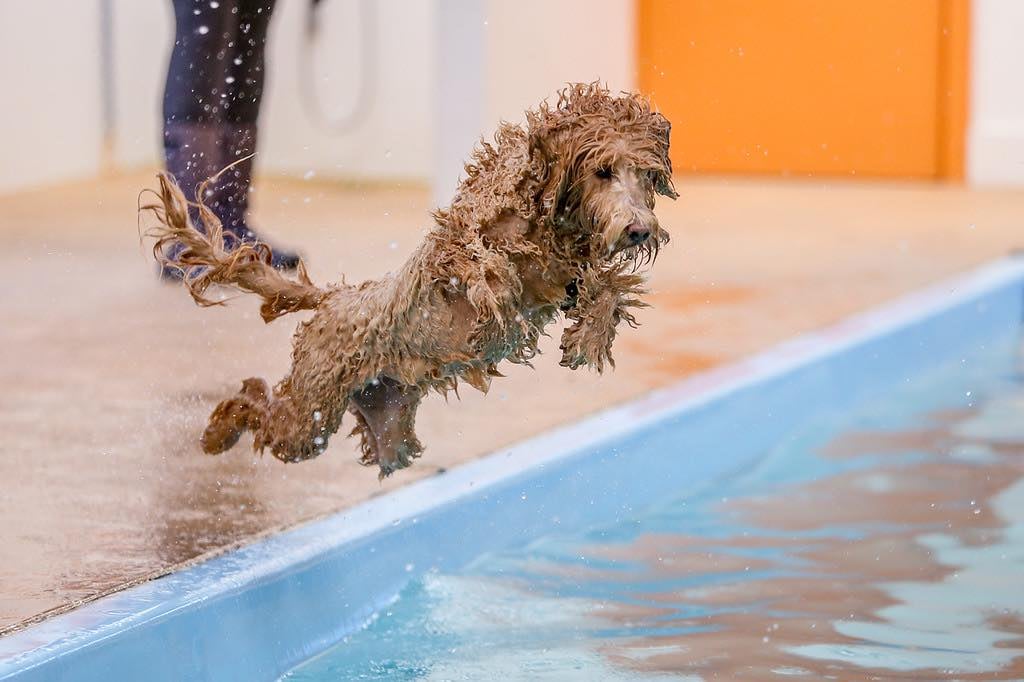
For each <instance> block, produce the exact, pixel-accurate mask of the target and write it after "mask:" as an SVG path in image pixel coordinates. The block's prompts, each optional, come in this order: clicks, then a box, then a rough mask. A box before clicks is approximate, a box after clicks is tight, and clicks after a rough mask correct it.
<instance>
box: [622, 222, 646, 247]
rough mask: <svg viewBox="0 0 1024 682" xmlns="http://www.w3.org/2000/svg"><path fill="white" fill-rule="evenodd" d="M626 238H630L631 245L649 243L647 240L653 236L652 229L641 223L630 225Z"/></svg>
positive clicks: (627, 228)
mask: <svg viewBox="0 0 1024 682" xmlns="http://www.w3.org/2000/svg"><path fill="white" fill-rule="evenodd" d="M626 236H627V237H629V241H630V243H631V244H640V243H641V242H645V241H647V238H648V237H650V236H651V228H649V227H644V226H643V225H640V224H639V223H630V224H629V225H628V226H627V227H626Z"/></svg>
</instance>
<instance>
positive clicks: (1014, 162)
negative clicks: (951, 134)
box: [967, 0, 1024, 185]
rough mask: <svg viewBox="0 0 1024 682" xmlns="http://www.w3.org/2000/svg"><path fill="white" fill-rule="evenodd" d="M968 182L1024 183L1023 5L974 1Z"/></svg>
mask: <svg viewBox="0 0 1024 682" xmlns="http://www.w3.org/2000/svg"><path fill="white" fill-rule="evenodd" d="M971 23H972V36H971V102H970V112H969V116H970V125H969V131H968V136H967V178H968V181H969V182H970V183H971V184H975V185H1024V2H1022V1H1021V0H974V3H973V13H972V17H971Z"/></svg>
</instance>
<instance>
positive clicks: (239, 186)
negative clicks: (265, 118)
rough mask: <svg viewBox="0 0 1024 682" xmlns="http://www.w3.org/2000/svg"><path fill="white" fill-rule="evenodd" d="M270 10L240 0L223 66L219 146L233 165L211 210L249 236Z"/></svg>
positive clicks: (262, 3) (268, 0)
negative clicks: (229, 54) (230, 50)
mask: <svg viewBox="0 0 1024 682" xmlns="http://www.w3.org/2000/svg"><path fill="white" fill-rule="evenodd" d="M273 11H274V1H273V0H240V2H239V23H238V34H237V36H236V38H235V45H234V46H233V57H232V59H231V61H230V63H229V66H228V75H227V81H228V88H229V89H228V96H227V98H226V105H227V106H226V110H225V121H226V123H225V125H224V128H223V133H224V135H223V138H222V145H223V147H224V163H225V165H227V164H231V163H234V164H236V165H234V166H233V167H232V168H231V169H230V170H228V171H227V172H225V173H224V175H223V176H222V178H221V181H220V182H219V183H218V187H217V204H218V205H217V207H216V208H215V209H214V210H215V211H217V214H218V216H220V218H221V221H222V222H223V223H224V227H225V228H226V229H228V230H229V231H231V232H233V233H235V234H237V235H238V236H240V237H242V238H243V239H245V238H252V236H253V235H252V231H251V230H250V229H249V225H248V222H247V220H246V215H247V213H248V210H249V191H250V186H251V184H252V174H253V159H252V158H251V155H252V154H253V153H254V152H255V151H256V143H257V126H256V124H257V121H258V119H259V112H260V104H261V102H262V100H263V81H264V78H265V77H266V70H265V59H264V53H265V50H266V44H267V31H268V28H269V26H270V16H271V14H272V12H273Z"/></svg>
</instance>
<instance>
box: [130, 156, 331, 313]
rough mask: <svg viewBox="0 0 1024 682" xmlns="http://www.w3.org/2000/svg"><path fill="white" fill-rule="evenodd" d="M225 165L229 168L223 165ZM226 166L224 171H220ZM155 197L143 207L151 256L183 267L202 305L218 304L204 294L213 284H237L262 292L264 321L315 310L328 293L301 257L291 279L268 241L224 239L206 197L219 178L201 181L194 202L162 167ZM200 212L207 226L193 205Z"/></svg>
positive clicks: (167, 264) (165, 264) (185, 279)
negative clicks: (149, 218)
mask: <svg viewBox="0 0 1024 682" xmlns="http://www.w3.org/2000/svg"><path fill="white" fill-rule="evenodd" d="M225 170H226V169H225ZM221 172H224V171H221ZM157 177H158V178H159V180H160V189H159V191H154V192H153V194H155V195H156V199H155V200H154V201H153V202H151V203H149V204H145V205H140V207H139V210H140V212H141V211H149V212H150V213H151V214H152V215H153V216H154V217H155V218H156V222H157V224H156V226H155V227H152V228H150V229H149V230H147V232H146V235H147V236H150V237H154V238H155V239H156V243H155V244H154V245H153V257H154V258H155V259H156V260H157V262H158V263H160V265H161V266H162V267H172V268H173V267H177V268H180V269H181V270H182V281H183V282H184V283H185V286H186V287H187V288H188V291H189V293H190V294H191V295H192V298H193V299H194V300H195V302H196V303H198V304H199V305H201V306H213V305H220V304H222V303H223V301H215V300H212V299H209V298H207V297H206V290H207V289H208V288H209V287H210V285H211V284H222V285H227V286H233V287H235V288H237V289H241V290H242V291H248V292H252V293H254V294H257V295H259V296H261V297H262V298H263V305H262V307H261V308H260V315H261V316H262V317H263V320H264V321H265V322H270V321H272V320H275V319H277V318H278V317H281V316H282V315H286V314H288V313H291V312H295V311H297V310H311V309H313V308H316V307H317V305H319V303H320V300H321V299H322V298H323V296H324V294H325V293H326V292H325V291H324V290H323V289H320V288H319V287H317V286H316V285H314V284H313V282H312V281H310V279H309V275H307V274H306V267H305V265H304V264H303V263H302V262H301V261H300V262H299V266H298V272H297V279H289V278H287V277H285V276H284V275H283V274H281V273H280V272H279V271H277V270H276V269H274V267H273V266H271V264H270V256H271V253H270V247H268V246H267V245H266V244H259V243H255V244H253V243H248V242H238V243H236V244H234V245H233V247H232V248H228V247H226V246H225V244H224V228H223V226H222V225H221V222H220V220H219V219H218V218H217V216H216V215H215V214H214V213H213V211H211V210H210V208H209V207H207V206H206V205H205V204H204V203H203V200H202V197H203V196H204V194H205V191H206V187H207V186H208V184H209V183H210V182H211V181H212V180H214V179H215V178H211V179H210V180H207V181H205V182H203V183H201V184H200V185H199V188H198V189H197V190H196V196H197V197H200V198H199V201H198V202H197V203H191V202H189V201H188V199H186V198H185V194H184V193H183V192H182V191H181V188H180V187H178V184H177V183H176V182H175V181H174V178H173V177H172V176H170V175H169V174H168V173H164V172H161V173H160V174H159V175H158V176H157ZM190 207H191V208H195V209H196V210H197V212H198V213H199V220H200V222H202V225H203V228H204V229H203V230H202V231H200V230H199V229H197V228H196V227H195V226H194V225H192V222H191V221H190V220H189V208H190Z"/></svg>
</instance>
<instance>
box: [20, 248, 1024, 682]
mask: <svg viewBox="0 0 1024 682" xmlns="http://www.w3.org/2000/svg"><path fill="white" fill-rule="evenodd" d="M1022 312H1024V262H1022V261H1021V260H1006V261H1000V262H997V263H994V264H991V265H988V266H985V267H983V268H981V269H979V270H977V271H975V272H972V273H970V274H968V275H965V276H963V277H960V278H957V279H956V280H953V281H949V282H945V283H942V284H940V285H937V286H934V287H930V288H928V289H927V290H925V291H922V292H919V293H917V294H913V295H911V296H908V297H905V298H903V299H900V300H899V301H897V302H895V303H891V304H888V305H886V306H883V307H881V308H879V309H876V310H874V311H872V312H869V313H865V314H861V315H857V316H854V317H851V318H848V319H847V320H845V321H843V322H841V323H839V324H837V325H835V326H833V327H830V328H828V329H825V330H823V331H821V332H817V333H814V334H809V335H806V336H802V337H799V338H797V339H794V340H792V341H790V342H787V343H785V344H782V345H781V346H778V347H776V348H774V349H772V350H770V351H767V352H765V353H763V354H760V355H757V356H754V357H751V358H750V359H747V360H744V361H742V362H739V363H736V364H733V365H729V366H726V367H722V368H719V369H715V370H712V371H709V372H706V373H703V374H701V375H697V376H695V377H693V378H692V379H689V380H686V381H683V382H681V383H679V384H677V385H675V386H672V387H669V388H667V389H664V390H659V391H656V392H653V393H651V394H648V395H646V396H644V397H642V398H640V399H639V400H636V401H633V402H630V403H628V404H625V405H622V406H619V407H616V408H613V409H610V410H606V411H604V412H601V413H599V414H596V415H595V416H593V417H590V418H588V419H585V420H583V421H581V422H578V423H575V424H572V425H569V426H566V427H564V428H560V429H557V430H555V431H552V432H549V433H547V434H544V435H541V436H539V437H536V438H533V439H530V440H528V441H524V442H522V443H519V444H517V445H515V446H513V447H510V448H507V449H505V450H502V451H499V452H497V453H495V454H493V455H490V456H487V457H484V458H482V459H480V460H477V461H474V462H472V463H470V464H466V465H464V466H461V467H459V468H457V469H453V470H451V471H449V472H447V473H445V474H442V475H439V476H436V477H433V478H431V479H428V480H424V481H420V482H417V483H413V484H411V485H409V486H407V487H405V488H402V489H401V490H399V491H396V492H394V493H391V494H389V495H386V496H381V497H379V498H376V499H374V500H372V501H370V502H367V503H364V504H361V505H359V506H357V507H354V508H352V509H350V510H347V511H345V512H342V513H339V514H336V515H333V516H330V517H328V518H325V519H322V520H319V521H315V522H312V523H309V524H306V525H303V526H300V527H298V528H295V529H292V530H289V531H287V532H284V533H281V534H279V535H276V536H273V537H270V538H268V539H265V540H261V541H259V542H257V543H254V544H252V545H250V546H247V547H244V548H242V549H238V550H235V551H232V552H230V553H227V554H225V555H223V556H220V557H217V558H214V559H211V560H209V561H207V562H204V563H202V564H200V565H197V566H195V567H192V568H189V569H186V570H183V571H179V572H176V573H173V574H171V575H168V576H165V577H163V578H160V579H157V580H154V581H151V582H148V583H146V584H143V585H139V586H137V587H133V588H131V589H128V590H125V591H123V592H119V593H116V594H114V595H111V596H108V597H104V598H102V599H100V600H97V601H95V602H92V603H90V604H87V605H85V606H82V607H80V608H78V609H76V610H74V611H71V612H69V613H66V614H63V615H60V616H57V617H54V618H51V619H49V620H47V621H44V622H42V623H40V624H38V625H35V626H32V627H29V628H27V629H25V630H22V631H19V632H16V633H13V634H11V635H9V636H7V637H4V638H2V639H0V680H14V679H16V680H54V679H61V680H110V679H147V680H181V679H217V680H225V679H242V680H259V679H275V678H277V677H278V676H280V675H281V674H283V673H284V672H286V671H287V670H289V669H291V668H292V667H294V666H295V665H297V664H299V663H301V662H302V661H304V660H306V659H308V658H310V657H311V656H314V655H316V654H317V653H319V652H321V651H323V650H325V649H327V648H328V647H330V646H331V645H333V644H335V643H337V642H338V641H339V640H340V639H341V638H342V637H344V636H345V635H346V634H348V633H351V632H352V631H354V630H355V629H357V628H359V627H361V626H362V625H363V624H364V623H365V622H366V620H367V619H368V618H369V617H370V616H371V615H372V614H373V613H374V612H375V611H377V610H378V609H380V608H381V607H382V606H384V605H386V604H387V603H388V602H389V601H391V600H393V599H394V598H395V596H396V595H397V594H398V592H399V591H400V590H401V589H402V588H403V587H404V586H405V585H406V584H407V583H408V582H409V581H410V580H411V579H413V578H416V577H417V576H420V575H422V574H423V573H424V572H425V571H427V570H430V569H432V568H437V569H441V570H453V569H457V568H459V567H460V566H463V565H465V564H466V563H467V562H468V561H470V560H471V559H472V558H473V557H475V556H477V555H479V554H480V553H482V552H485V551H490V550H496V549H501V548H503V547H508V546H511V545H515V544H518V543H522V542H524V541H527V540H529V539H530V538H531V537H534V536H536V535H538V534H541V533H544V532H548V531H550V530H551V528H552V527H564V528H567V529H570V528H579V527H585V526H590V525H594V524H599V523H601V522H603V521H608V520H612V519H615V518H619V517H621V516H623V515H629V514H630V513H631V512H632V510H633V509H634V508H635V507H641V506H645V505H648V504H651V503H656V502H658V501H659V500H665V499H669V498H671V497H677V496H678V495H679V494H680V491H685V490H687V489H697V488H699V487H701V486H706V485H709V484H712V483H713V482H714V480H715V479H716V478H718V477H720V476H723V475H726V474H729V473H730V472H734V471H736V470H738V469H742V468H743V467H748V466H750V465H751V464H753V463H754V462H756V461H757V460H758V459H759V458H760V457H761V456H763V455H764V454H765V452H766V451H767V450H768V449H769V448H770V447H772V445H773V444H775V443H777V442H778V441H779V440H780V439H784V438H786V437H787V434H790V433H791V432H792V431H793V429H794V428H796V427H797V426H799V425H800V424H805V423H807V422H808V420H813V419H814V418H815V415H819V414H826V413H834V412H835V411H837V410H842V409H844V408H845V407H846V406H848V405H852V404H853V403H855V402H857V401H859V400H863V399H864V398H865V397H866V396H870V395H871V393H872V392H874V391H879V390H882V389H884V388H885V387H886V386H891V385H893V384H894V383H895V382H901V381H906V380H909V379H910V378H911V377H913V376H914V375H915V374H917V373H919V372H921V371H923V370H927V369H928V368H930V367H934V366H936V365H938V364H941V363H945V362H953V361H958V360H959V358H961V357H962V356H963V355H964V354H965V353H968V352H969V351H970V350H972V349H977V348H979V347H982V346H984V345H986V344H993V345H995V344H996V342H997V341H1006V340H1007V339H1009V338H1010V337H1011V336H1012V335H1016V334H1018V333H1019V331H1020V328H1021V321H1022ZM1002 345H1003V346H1004V347H1006V348H1009V347H1010V345H1009V344H1005V343H1003V344H1002ZM665 452H669V453H675V454H673V455H671V456H665V455H661V456H657V457H656V456H654V455H652V454H651V453H665ZM396 646H400V643H396Z"/></svg>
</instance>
